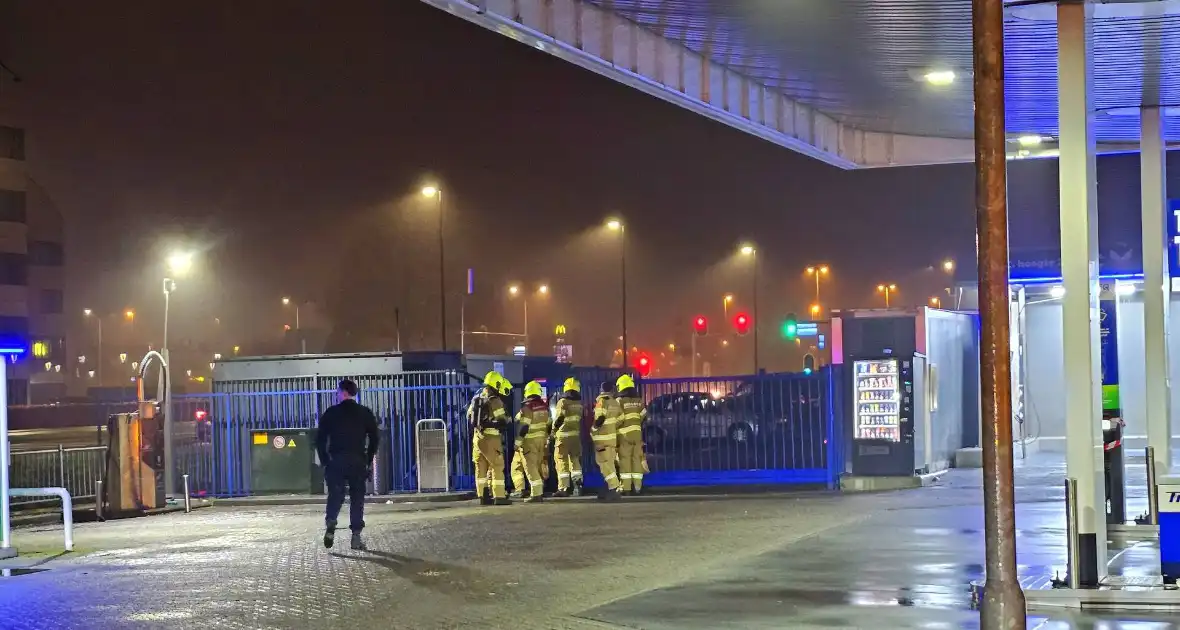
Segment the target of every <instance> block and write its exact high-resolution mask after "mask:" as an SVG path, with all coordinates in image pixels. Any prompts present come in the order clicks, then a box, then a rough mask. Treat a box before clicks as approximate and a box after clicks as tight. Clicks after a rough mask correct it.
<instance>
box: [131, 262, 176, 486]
mask: <svg viewBox="0 0 1180 630" xmlns="http://www.w3.org/2000/svg"><path fill="white" fill-rule="evenodd" d="M192 267H193V254H192V252H189V251H176V252H173V253H172V254H171V255H169V256H168V259H167V269H168V271H167V274H168V275H165V276H164V282H163V288H164V343H162V344H161V346H160V356H162V357H163V358H164V365H166V366H167V369H168V370H171V369H172V357H171V356H169V354H168V311H169V307H170V306H171V303H172V292H173V291H175V290H176V281H175V280H173V279H172V278H173V277H180V276H184V275H186V274H188V273H189V272H190V271H191V270H192ZM127 313H130V314H131V316H130V317H129V318H128V319H129V320H134V318H135V311H133V310H131V309H127ZM127 313H124V316H125V317H126V316H127ZM157 391H162V392H164V418H165V420H164V495H165V496H172V495H173V494H174V490H175V486H174V485H173V483H172V482H173V476H174V474H173V465H172V419H173V418H175V415H174V414H173V413H172V384H171V383H169V382H167V381H166V379H165V376H164V370H160V381H159V387H158V389H157Z"/></svg>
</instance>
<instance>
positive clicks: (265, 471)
mask: <svg viewBox="0 0 1180 630" xmlns="http://www.w3.org/2000/svg"><path fill="white" fill-rule="evenodd" d="M250 490H251V494H323V493H324V477H323V473H322V472H321V470H320V467H319V466H317V465H316V462H315V430H314V429H266V430H254V431H251V432H250Z"/></svg>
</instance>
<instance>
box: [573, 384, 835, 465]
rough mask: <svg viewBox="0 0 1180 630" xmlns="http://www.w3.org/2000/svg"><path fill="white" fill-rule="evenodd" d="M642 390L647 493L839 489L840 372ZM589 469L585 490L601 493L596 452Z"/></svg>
mask: <svg viewBox="0 0 1180 630" xmlns="http://www.w3.org/2000/svg"><path fill="white" fill-rule="evenodd" d="M637 384H638V389H639V392H640V396H641V397H642V398H643V400H644V402H645V403H646V405H647V421H646V422H645V423H644V428H643V436H644V449H645V453H646V456H647V462H648V467H649V468H650V470H651V472H650V473H649V474H647V475H645V476H644V481H643V483H644V486H682V487H683V486H729V485H757V484H773V485H783V484H797V485H825V486H827V487H829V488H833V487H836V486H837V485H838V483H839V475H840V472H841V471H842V470H843V460H844V457H843V448H842V446H841V445H842V442H843V441H842V439H841V437H842V430H841V423H840V417H841V414H840V410H841V409H842V406H841V405H840V402H839V396H840V391H841V388H840V387H839V377H838V368H831V367H828V368H824V369H823V370H821V371H820V372H818V373H815V374H801V373H800V374H796V373H783V374H761V375H757V376H734V377H715V378H674V379H641V380H638V381H637ZM588 413H591V414H592V413H593V411H592V410H591V411H589V412H588ZM587 450H589V449H587ZM583 466H584V468H585V470H586V484H587V485H588V486H591V487H595V486H600V485H601V484H602V477H601V475H600V474H599V473H598V471H597V467H596V466H595V464H594V460H593V454H592V452H591V453H589V454H588V456H587V458H586V461H585V462H583Z"/></svg>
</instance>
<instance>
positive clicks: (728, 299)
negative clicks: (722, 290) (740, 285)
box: [721, 293, 733, 321]
mask: <svg viewBox="0 0 1180 630" xmlns="http://www.w3.org/2000/svg"><path fill="white" fill-rule="evenodd" d="M730 304H733V294H732V293H726V294H725V295H723V296H721V311H722V312H723V313H725V318H724V319H725V321H729V305H730Z"/></svg>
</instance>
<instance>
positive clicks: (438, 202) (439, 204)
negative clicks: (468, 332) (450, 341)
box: [422, 186, 447, 352]
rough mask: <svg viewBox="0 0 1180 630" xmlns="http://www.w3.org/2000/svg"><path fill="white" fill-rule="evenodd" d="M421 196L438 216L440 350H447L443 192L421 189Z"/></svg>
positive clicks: (430, 188)
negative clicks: (431, 205) (430, 202)
mask: <svg viewBox="0 0 1180 630" xmlns="http://www.w3.org/2000/svg"><path fill="white" fill-rule="evenodd" d="M422 196H424V197H430V198H433V199H434V203H435V206H434V207H435V212H436V213H437V214H438V313H439V330H440V335H441V337H440V340H441V341H442V350H443V352H446V350H447V271H446V259H447V255H446V246H445V243H444V240H443V192H442V188H441V187H439V186H426V187H424V188H422Z"/></svg>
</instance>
